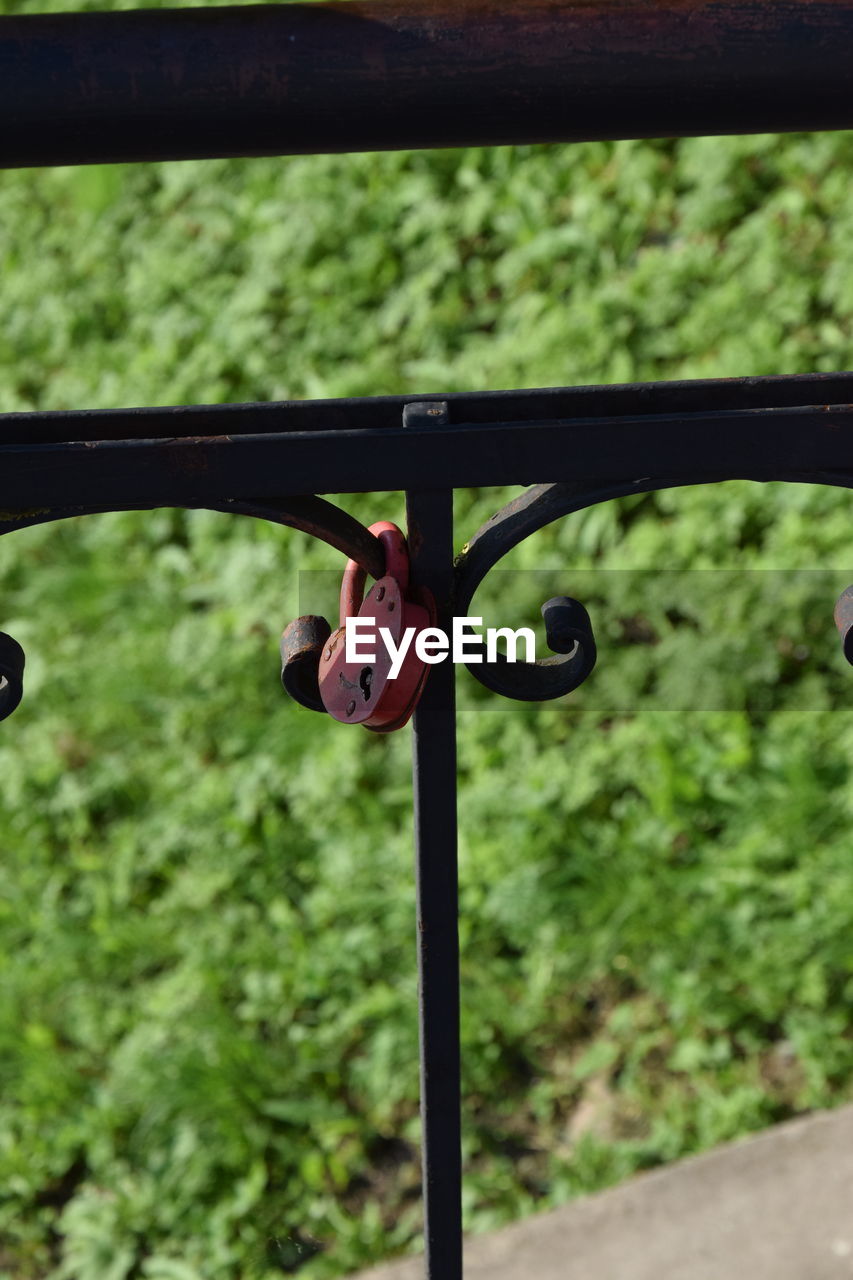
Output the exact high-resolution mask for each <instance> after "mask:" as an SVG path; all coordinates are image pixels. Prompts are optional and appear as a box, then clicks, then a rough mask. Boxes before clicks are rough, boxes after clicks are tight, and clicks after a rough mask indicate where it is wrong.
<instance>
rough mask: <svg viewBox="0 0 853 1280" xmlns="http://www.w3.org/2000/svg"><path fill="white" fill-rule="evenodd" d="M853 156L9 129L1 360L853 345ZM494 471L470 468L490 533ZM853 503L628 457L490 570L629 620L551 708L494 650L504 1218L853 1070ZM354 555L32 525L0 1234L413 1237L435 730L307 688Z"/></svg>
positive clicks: (384, 1250) (32, 1237) (391, 370)
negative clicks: (305, 624)
mask: <svg viewBox="0 0 853 1280" xmlns="http://www.w3.org/2000/svg"><path fill="white" fill-rule="evenodd" d="M78 7H87V6H83V5H79V4H73V3H70V2H69V3H67V4H48V3H46V2H42V3H40V4H39V8H40V9H48V8H52V9H70V8H78ZM88 7H90V8H96V7H97V8H103V7H106V6H105V4H104V2H103V0H98V3H97V4H94V3H93V4H90V5H88ZM113 7H131V6H130V5H124V4H122V5H114V6H113ZM31 8H32V5H31V4H29V3H10V2H9V0H6V2H5V3H3V4H0V12H5V13H10V12H25V11H27V10H28V9H31ZM851 162H853V135H850V134H838V135H824V136H793V137H790V138H786V139H781V138H778V137H771V136H761V137H753V138H746V139H698V140H688V141H662V142H652V143H648V142H647V143H620V144H614V145H606V144H591V145H586V146H576V147H565V148H559V147H550V148H541V147H539V148H537V147H522V148H518V147H516V148H507V149H501V150H483V149H479V150H468V151H460V152H454V153H450V152H434V153H423V154H394V155H365V156H346V157H330V158H329V157H316V158H307V159H285V160H253V161H246V162H221V163H220V162H209V163H208V162H205V163H184V164H173V165H140V166H135V167H123V166H115V167H105V168H89V169H81V170H70V169H68V170H65V169H55V170H50V171H30V172H20V173H4V174H2V175H0V260H2V279H3V290H2V315H3V323H2V326H0V407H2V410H4V411H8V410H17V409H33V408H40V409H58V408H78V407H109V406H118V405H131V404H181V403H193V402H216V401H239V400H255V399H257V400H265V399H275V398H283V397H306V396H307V397H311V396H335V395H356V394H357V395H364V394H381V393H385V392H413V393H415V392H439V391H459V390H466V389H482V388H484V387H489V388H502V387H513V386H537V385H557V384H566V385H569V384H577V383H594V382H614V381H622V380H633V379H653V378H675V377H698V376H702V377H706V376H728V375H738V374H761V373H795V372H803V371H809V370H830V369H843V368H845V367H847V366H850V364H851V359H850V349H851V345H853V335H852V334H851V312H853V278H851V266H853V185H851V183H850V181H849V173H850V168H851ZM506 496H507V494H506V493H503V492H491V491H489V492H486V491H477V492H471V493H462V494H459V495H458V499H457V516H458V536H457V542H458V544H459V545H461V544H462V543H463V542H464V541H465V540H466V538H467V537H468V536H470V534H471V533H472V532H473V531H474V529H475V528H476V527H477V525H478V524H479V522H480V521H481V520H482V519H483V518H485V517H486V516H487V515H488V514H489V513H490V512H491V511H492V510H494V509H495V507H496V506H497V505H498V504H499V503H500V502H501V501H503V500H504V499H505V498H506ZM343 505H345V506H347V508H348V509H350V510H352V511H354V512H355V513H356V514H358V515H359V516H360V517H363V518H364V519H366V520H368V521H373V520H377V519H401V517H402V502H401V499H400V496H399V495H396V494H395V495H385V494H377V495H375V496H371V497H365V498H359V499H352V498H347V499H344V500H343ZM849 511H850V499H849V497H848V495H847V494H846V493H844V492H836V491H832V490H823V489H818V488H808V487H805V486H781V485H765V486H758V485H750V484H747V483H731V484H727V485H720V486H714V487H711V488H707V489H701V488H695V489H688V490H684V491H682V492H665V493H661V494H659V495H650V496H646V497H641V498H634V499H631V500H625V501H621V502H618V503H611V504H608V505H606V506H602V507H599V508H596V509H593V510H591V511H589V512H586V513H583V514H580V515H575V516H572V517H570V518H568V519H566V520H565V521H563V522H562V523H561V524H560V525H559V526H558V527H555V528H553V529H549V530H546V531H543V532H542V533H541V534H539V535H537V537H536V538H534V539H531V540H530V541H529V543H528V544H527V545H525V546H524V547H522V548H519V549H518V550H517V551H516V552H514V553H513V555H512V556H511V557H509V558H508V560H507V568H508V569H509V570H510V572H507V573H496V574H495V575H493V577H492V578H491V579H490V581H489V582H488V583H487V584H486V585H485V586H484V588H483V591H482V592H481V595H480V597H478V599H481V600H482V601H483V607H484V612H488V611H489V610H490V611H491V613H492V616H497V613H498V612H500V622H501V623H502V624H503V623H510V622H511V621H512V619H513V618H517V625H520V624H521V623H522V622H525V621H530V622H532V620H533V619H534V618H535V616H536V606H537V604H538V602H539V601H541V600H542V599H545V598H546V597H547V596H548V595H550V594H555V593H556V592H563V591H569V592H571V593H572V594H575V595H577V596H579V597H580V598H581V599H583V600H584V601H585V602H586V603H587V604H588V607H589V609H590V612H591V613H592V615H593V619H594V622H595V625H596V628H597V634H598V636H599V643H600V658H599V667H598V669H597V671H596V673H595V675H594V676H593V678H592V680H591V681H590V682H589V684H588V685H587V686H585V687H584V689H582V690H581V691H579V692H578V694H576V695H572V696H571V697H570V698H569V699H567V700H565V701H564V702H561V703H557V704H551V705H546V706H541V707H537V706H532V707H531V706H527V705H521V704H510V703H503V702H501V701H500V700H499V699H495V698H493V697H491V696H490V695H488V694H486V693H485V691H483V690H482V689H480V687H479V686H476V685H474V683H473V682H472V681H470V679H469V678H468V677H467V676H466V675H463V676H462V677H461V679H460V697H461V711H460V769H461V778H460V785H461V792H460V816H461V823H462V833H461V869H460V874H461V893H462V913H461V935H462V945H463V1040H464V1072H465V1097H464V1118H465V1160H466V1193H465V1208H466V1222H467V1225H468V1227H469V1228H470V1229H471V1230H475V1231H479V1230H485V1229H488V1228H489V1227H492V1226H494V1225H497V1224H498V1223H502V1222H505V1221H508V1220H509V1219H511V1218H513V1217H516V1216H519V1215H522V1214H525V1213H528V1212H531V1211H533V1210H535V1209H537V1208H542V1207H545V1206H548V1205H554V1204H559V1203H562V1202H565V1201H566V1200H568V1199H569V1198H571V1197H572V1196H574V1195H577V1194H578V1193H580V1192H583V1191H588V1190H591V1189H594V1188H597V1187H601V1186H604V1185H607V1184H610V1183H613V1182H615V1181H617V1180H619V1179H621V1178H624V1177H627V1176H628V1175H629V1174H630V1173H632V1172H633V1171H635V1170H638V1169H642V1168H648V1167H651V1166H654V1165H657V1164H660V1163H663V1162H665V1161H668V1160H672V1159H674V1158H676V1157H678V1156H681V1155H684V1154H686V1153H688V1152H693V1151H698V1150H701V1149H704V1148H708V1147H710V1146H712V1145H713V1144H715V1143H718V1142H720V1141H723V1140H725V1139H728V1138H732V1137H734V1136H736V1135H738V1134H741V1133H744V1132H747V1131H750V1130H755V1129H758V1128H761V1127H762V1126H765V1125H768V1124H771V1123H773V1122H775V1121H777V1120H780V1119H783V1118H785V1117H787V1116H791V1115H794V1114H798V1113H802V1112H805V1111H808V1110H809V1109H811V1108H814V1107H818V1106H832V1105H835V1104H838V1103H840V1102H842V1101H844V1100H846V1099H848V1098H849V1097H850V1094H851V1084H853V1036H851V1030H850V1005H851V995H853V941H851V939H853V932H851V914H853V906H851V904H853V863H852V862H851V859H850V840H849V828H850V822H851V808H853V802H851V792H850V787H849V781H850V770H851V761H853V715H851V711H850V707H851V701H852V700H853V683H852V682H851V681H853V677H851V674H850V672H849V668H847V667H845V665H844V663H843V660H842V658H841V654H840V649H839V646H838V643H837V637H836V635H835V632H834V629H833V626H832V606H833V603H834V600H835V597H836V596H837V594H838V593H839V592H840V590H841V589H842V588H843V587H845V586H846V585H848V583H849V582H850V581H851V580H853V525H851V520H850V517H849ZM340 567H341V562H340V557H339V556H338V555H337V554H336V553H335V552H333V551H331V550H329V549H328V548H325V547H320V546H313V545H311V544H310V543H309V541H308V539H307V538H306V537H304V536H303V535H300V534H296V533H291V532H289V531H287V530H283V529H279V528H274V527H266V526H263V525H260V524H257V523H253V522H251V521H240V520H239V519H234V518H229V517H226V516H220V515H214V514H207V513H191V514H190V513H184V512H174V511H160V512H155V513H150V514H143V515H137V514H121V515H114V516H103V517H92V518H89V519H87V520H85V521H71V522H66V523H65V524H63V525H58V526H56V527H52V528H38V529H32V530H27V531H24V532H21V533H18V534H15V536H14V537H11V538H6V539H3V541H2V542H0V586H2V590H1V591H0V600H1V601H2V608H0V627H2V628H3V629H5V630H8V631H10V632H11V633H12V634H13V635H15V636H16V637H17V638H18V639H20V640H21V642H22V643H23V644H24V647H25V648H26V650H27V654H28V673H27V674H28V679H27V687H26V692H25V701H24V703H23V704H22V706H21V708H20V710H19V711H18V712H17V713H16V714H15V717H14V718H13V719H12V720H10V721H8V722H7V723H5V724H4V725H3V726H2V733H0V777H2V780H3V781H2V805H0V855H2V856H0V1276H2V1277H3V1278H4V1280H36V1278H38V1280H46V1278H47V1277H50V1280H137V1278H138V1277H144V1278H145V1280H274V1277H278V1276H281V1275H284V1274H291V1273H295V1272H298V1274H299V1275H300V1280H302V1277H304V1278H305V1280H333V1278H334V1277H338V1276H342V1275H345V1274H346V1273H347V1272H348V1271H350V1270H353V1269H355V1268H357V1267H359V1266H361V1265H364V1264H366V1263H368V1262H370V1261H373V1260H377V1259H379V1258H381V1257H384V1256H386V1255H390V1254H391V1253H394V1252H401V1251H406V1250H408V1249H413V1248H416V1247H417V1243H418V1233H419V1228H420V1211H419V1168H418V1133H419V1129H418V1121H417V1057H416V1026H415V992H416V976H415V957H414V914H413V886H412V869H411V833H410V790H409V780H408V769H409V735H408V731H405V732H403V733H401V734H398V735H394V736H392V737H390V738H388V739H384V738H379V737H374V736H372V735H367V734H363V733H361V732H348V731H347V730H346V729H344V728H342V727H341V726H338V725H335V724H333V723H332V722H331V721H328V720H324V719H323V718H321V717H319V716H312V715H311V714H310V713H308V712H305V711H303V710H302V709H301V708H299V707H296V706H295V705H293V704H290V703H288V702H287V701H286V700H285V699H284V697H283V695H282V694H281V691H280V689H279V688H278V686H277V681H278V672H277V641H278V634H279V632H280V630H281V628H282V626H283V625H284V624H285V623H286V622H287V621H288V620H289V619H290V618H291V617H292V616H294V615H295V614H296V613H297V612H299V611H300V609H301V608H302V607H304V605H305V603H306V598H307V597H311V600H310V603H314V597H315V596H316V595H317V594H318V593H319V594H322V592H323V591H326V590H327V586H328V582H329V581H330V579H333V577H334V574H335V573H336V572H338V571H339V569H340ZM306 575H308V576H306ZM508 602H510V603H511V608H508V607H507V604H508ZM508 615H510V616H508Z"/></svg>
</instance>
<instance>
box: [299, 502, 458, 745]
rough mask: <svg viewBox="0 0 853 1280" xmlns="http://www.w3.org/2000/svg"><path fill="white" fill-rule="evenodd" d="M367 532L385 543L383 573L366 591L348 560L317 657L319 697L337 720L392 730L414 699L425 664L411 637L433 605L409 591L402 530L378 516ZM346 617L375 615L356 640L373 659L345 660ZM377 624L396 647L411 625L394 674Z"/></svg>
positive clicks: (426, 621) (360, 574)
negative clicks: (333, 619) (331, 625)
mask: <svg viewBox="0 0 853 1280" xmlns="http://www.w3.org/2000/svg"><path fill="white" fill-rule="evenodd" d="M370 532H371V533H373V534H375V535H376V536H377V537H378V538H379V540H380V542H381V543H382V544H383V546H384V548H385V570H386V571H385V575H384V576H383V577H382V578H380V579H379V580H378V582H375V583H374V584H373V586H372V587H371V589H370V590H369V591H368V593H367V595H364V586H365V579H366V576H367V575H366V574H365V572H364V570H363V569H362V568H361V567H360V566H359V565H358V564H356V562H355V561H354V560H350V561H348V562H347V567H346V570H345V571H344V577H343V583H342V584H341V600H340V626H339V627H338V629H337V631H335V632H333V633H332V635H331V636H330V637H329V640H328V642H327V644H326V646H325V648H324V650H323V653H322V655H321V657H320V673H319V685H320V697H321V698H322V700H323V705H324V706H325V708H326V710H327V711H328V712H329V714H330V715H331V716H333V717H334V718H335V720H340V721H341V722H342V723H344V724H363V725H364V726H365V728H367V729H373V730H374V731H375V732H377V733H390V732H391V731H392V730H394V729H400V728H402V727H403V725H404V724H406V722H407V721H408V720H409V718H410V716H411V715H412V712H413V711H414V709H415V706H416V705H417V701H418V697H419V696H420V692H421V689H422V687H423V684H424V681H425V680H426V677H427V673H428V671H429V667H428V665H427V664H426V663H425V662H422V661H421V660H420V659H419V658H418V657H417V654H416V653H415V639H416V637H417V634H418V633H419V632H420V631H423V630H424V628H425V627H428V626H430V625H431V623H432V622H433V619H434V616H435V611H434V607H433V604H432V599H431V597H430V596H429V595H428V593H426V592H418V593H417V594H416V595H414V594H413V593H411V592H410V591H409V556H408V550H407V548H406V540H405V537H404V536H403V533H402V531H401V530H400V529H398V527H397V526H396V525H395V524H391V523H390V521H387V520H382V521H379V523H378V524H374V525H371V526H370ZM348 618H361V619H365V620H367V619H371V620H373V623H374V626H373V628H371V629H370V630H366V631H365V633H364V634H362V636H361V637H360V640H359V644H360V647H361V649H362V651H366V652H369V653H370V654H371V658H372V660H366V659H359V660H358V661H355V662H348V661H347V655H346V623H347V619H348ZM380 627H382V628H385V629H386V630H387V632H388V636H389V638H390V640H391V643H392V644H393V646H394V648H395V650H397V649H399V646H400V642H401V639H402V637H403V636H404V634H405V632H406V631H407V630H408V629H409V628H414V634H413V635H412V638H411V642H410V644H409V647H408V649H407V651H406V656H405V658H404V659H403V663H402V666H401V668H400V672H399V674H398V675H397V676H396V678H395V679H391V675H390V673H391V667H392V656H391V653H390V652H389V648H388V645H387V644H386V643H385V641H384V639H383V637H382V636H381V635H380V631H379V628H380Z"/></svg>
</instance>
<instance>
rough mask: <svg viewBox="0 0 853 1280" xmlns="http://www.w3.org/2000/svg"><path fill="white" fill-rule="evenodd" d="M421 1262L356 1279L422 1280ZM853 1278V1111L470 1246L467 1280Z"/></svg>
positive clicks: (685, 1164) (740, 1145)
mask: <svg viewBox="0 0 853 1280" xmlns="http://www.w3.org/2000/svg"><path fill="white" fill-rule="evenodd" d="M422 1276H423V1266H422V1262H421V1260H420V1259H408V1260H406V1261H404V1262H398V1263H392V1264H389V1265H386V1266H383V1267H379V1268H377V1269H375V1270H373V1271H370V1272H364V1273H362V1275H361V1276H360V1277H359V1278H358V1280H422ZM841 1277H848V1278H850V1280H853V1106H851V1107H844V1108H842V1109H841V1110H839V1111H833V1112H820V1113H818V1114H816V1115H813V1116H808V1117H806V1118H805V1119H803V1120H794V1121H792V1122H790V1123H788V1124H784V1125H780V1126H779V1127H778V1128H776V1129H771V1130H769V1131H768V1132H766V1133H763V1134H761V1135H759V1136H758V1137H755V1138H748V1139H746V1140H744V1141H742V1142H736V1143H732V1144H731V1145H729V1146H725V1147H720V1148H719V1149H718V1150H716V1151H712V1152H711V1153H710V1154H709V1155H703V1156H695V1157H693V1158H691V1159H689V1160H683V1161H681V1162H679V1163H678V1164H675V1165H670V1166H668V1167H667V1168H666V1169H661V1170H655V1171H653V1172H652V1173H645V1174H641V1175H640V1176H639V1177H636V1178H633V1179H632V1180H631V1181H630V1182H627V1183H625V1184H624V1185H622V1186H621V1187H617V1188H615V1189H614V1190H612V1191H604V1192H601V1193H600V1194H598V1195H594V1196H588V1197H586V1198H585V1199H583V1200H577V1201H575V1202H574V1203H573V1204H571V1205H568V1206H567V1207H566V1208H564V1209H557V1210H554V1211H553V1212H550V1213H543V1214H540V1215H538V1216H536V1217H533V1218H528V1219H527V1220H526V1221H524V1222H520V1223H516V1224H515V1225H514V1226H511V1227H504V1228H503V1229H502V1230H500V1231H496V1232H493V1233H492V1234H491V1235H486V1236H478V1237H473V1238H472V1239H471V1240H470V1241H469V1242H468V1246H467V1249H466V1254H465V1280H841Z"/></svg>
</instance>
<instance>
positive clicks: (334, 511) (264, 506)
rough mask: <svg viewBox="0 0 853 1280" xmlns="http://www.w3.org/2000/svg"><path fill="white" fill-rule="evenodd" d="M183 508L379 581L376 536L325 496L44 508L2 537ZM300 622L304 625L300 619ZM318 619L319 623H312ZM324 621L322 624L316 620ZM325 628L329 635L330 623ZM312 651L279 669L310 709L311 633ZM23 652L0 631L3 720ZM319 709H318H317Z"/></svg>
mask: <svg viewBox="0 0 853 1280" xmlns="http://www.w3.org/2000/svg"><path fill="white" fill-rule="evenodd" d="M164 506H181V507H185V508H186V509H187V510H201V509H204V510H208V511H221V512H224V513H226V514H228V515H244V516H253V517H255V518H256V519H258V520H267V521H270V522H271V523H273V524H281V525H285V526H286V527H288V528H291V529H299V530H301V531H302V532H303V533H308V534H310V535H311V536H312V537H314V538H318V539H320V540H321V541H322V542H326V543H328V544H329V545H330V546H332V547H335V548H336V549H337V550H338V551H342V552H343V553H344V554H345V555H346V556H347V557H348V558H349V559H350V560H354V561H356V562H357V563H358V564H359V565H361V567H362V568H363V569H365V570H366V572H367V573H369V574H370V575H371V576H372V577H374V578H379V577H381V575H382V573H383V572H384V566H385V552H384V550H383V548H382V546H381V544H380V542H379V539H378V538H377V537H375V535H374V534H372V533H371V532H370V530H369V529H366V528H365V526H364V525H362V524H360V523H359V521H358V520H356V519H354V517H353V516H351V515H349V514H348V513H347V512H345V511H342V510H341V509H340V508H339V507H336V506H335V505H334V504H333V503H331V502H327V501H326V500H325V499H324V498H318V497H314V496H311V495H309V496H286V497H282V498H280V499H264V500H263V501H262V502H258V501H256V500H254V499H251V498H248V499H244V498H233V499H231V498H228V499H222V500H220V501H212V502H207V503H198V504H189V503H187V504H184V503H164V502H162V501H157V502H151V503H134V504H132V505H130V504H128V505H121V504H118V505H117V504H115V503H112V504H109V505H105V506H67V507H45V508H42V509H40V510H38V511H27V512H2V513H0V535H2V534H4V533H13V532H15V531H16V530H18V529H26V528H29V527H30V526H32V525H36V524H47V523H49V522H51V521H54V520H68V519H71V518H72V517H74V516H86V515H104V514H106V513H107V512H109V511H150V510H153V509H154V508H155V507H164ZM300 621H307V619H306V620H303V619H300ZM315 621H318V620H315ZM319 621H322V620H319ZM325 625H326V629H327V631H328V624H325ZM312 640H313V645H312V646H311V651H310V652H305V651H304V645H303V651H302V652H301V653H300V654H299V655H298V656H297V658H296V660H295V661H292V662H290V663H287V664H286V666H287V672H286V677H287V678H285V671H284V670H283V671H282V679H283V682H284V684H285V688H286V689H287V691H288V692H289V693H291V694H292V696H293V697H294V698H296V699H297V701H300V702H303V703H304V704H305V705H307V706H311V705H313V700H314V694H315V690H314V686H315V685H316V666H317V660H318V655H317V653H316V649H317V646H318V644H322V639H319V640H318V638H317V636H314V635H313V634H312ZM24 661H25V659H24V650H23V649H22V647H21V645H20V644H18V642H17V641H16V640H14V639H13V638H12V636H9V635H6V633H5V632H0V720H5V719H6V717H7V716H10V715H11V714H12V712H13V711H14V710H15V709H16V707H17V706H18V704H19V703H20V701H21V697H22V695H23V675H24ZM321 709H322V708H321Z"/></svg>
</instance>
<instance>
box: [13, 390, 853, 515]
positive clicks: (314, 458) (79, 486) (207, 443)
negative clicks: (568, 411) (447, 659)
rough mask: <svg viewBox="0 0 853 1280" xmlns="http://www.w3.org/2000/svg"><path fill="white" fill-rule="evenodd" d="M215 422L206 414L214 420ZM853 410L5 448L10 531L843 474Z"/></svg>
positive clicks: (823, 407)
mask: <svg viewBox="0 0 853 1280" xmlns="http://www.w3.org/2000/svg"><path fill="white" fill-rule="evenodd" d="M216 412H217V411H216V410H215V409H210V410H208V413H209V414H211V415H212V416H214V417H215V415H216ZM851 448H853V404H840V405H832V404H820V405H807V406H797V407H784V408H778V407H771V408H746V409H724V410H712V411H710V412H708V411H706V412H681V413H671V414H660V413H642V412H640V413H634V414H631V415H628V416H620V417H590V416H584V417H577V418H568V419H565V418H563V419H556V420H555V419H543V420H534V421H524V422H512V421H503V420H500V419H498V420H497V421H495V422H493V423H490V424H483V423H470V422H465V421H462V422H456V423H454V422H453V421H452V418H451V421H450V423H449V424H448V425H447V426H440V427H432V428H429V427H423V426H414V427H410V428H408V429H406V428H402V427H400V428H391V427H386V428H368V429H361V430H350V429H344V430H330V431H289V432H282V433H270V434H265V435H216V436H212V437H197V436H193V437H185V438H177V439H139V440H132V439H124V440H117V441H109V440H107V441H95V442H92V441H89V442H81V443H66V444H39V443H34V444H10V445H0V518H2V513H3V512H5V513H7V515H9V514H12V513H16V514H22V513H27V512H31V511H33V510H38V509H39V508H44V507H52V506H60V507H63V508H68V507H73V506H75V505H78V504H79V505H82V506H111V505H113V504H114V505H115V506H116V507H121V506H128V505H145V506H157V505H182V506H201V505H212V504H218V503H222V502H227V501H228V500H229V499H240V498H244V497H251V499H252V501H253V502H255V503H258V504H262V503H263V502H265V501H275V500H281V497H282V495H283V494H290V495H296V494H308V493H318V492H322V493H344V492H349V493H356V492H370V491H373V490H379V489H394V490H402V489H406V488H438V487H440V486H446V487H453V488H462V487H469V486H478V485H504V484H533V483H537V482H546V481H547V482H550V481H584V480H589V479H598V480H604V479H620V478H625V477H628V478H635V479H637V480H638V481H639V480H641V479H646V478H648V477H650V476H657V475H662V476H667V475H679V476H682V475H683V476H685V477H686V479H685V481H684V483H701V482H702V481H703V480H704V479H708V478H714V479H719V478H721V477H722V476H724V475H731V476H743V477H749V476H753V477H760V478H762V479H769V478H779V479H782V478H784V476H785V475H786V474H787V473H795V472H796V473H797V474H798V475H802V473H804V472H822V471H825V470H845V469H847V468H848V466H849V459H850V454H851Z"/></svg>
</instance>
